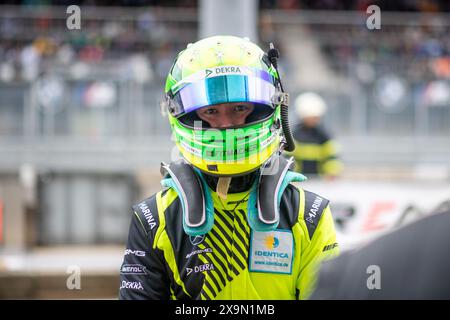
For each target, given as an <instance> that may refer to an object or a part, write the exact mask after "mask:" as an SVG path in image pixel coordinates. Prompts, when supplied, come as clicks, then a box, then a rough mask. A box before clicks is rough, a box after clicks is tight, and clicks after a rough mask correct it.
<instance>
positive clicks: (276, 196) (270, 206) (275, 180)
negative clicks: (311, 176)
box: [248, 154, 306, 231]
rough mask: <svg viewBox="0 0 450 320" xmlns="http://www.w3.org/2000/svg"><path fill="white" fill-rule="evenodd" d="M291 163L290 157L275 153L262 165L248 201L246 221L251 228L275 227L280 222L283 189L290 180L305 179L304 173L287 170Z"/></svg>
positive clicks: (265, 229)
mask: <svg viewBox="0 0 450 320" xmlns="http://www.w3.org/2000/svg"><path fill="white" fill-rule="evenodd" d="M292 163H293V159H292V157H291V158H289V159H286V158H284V157H282V156H281V155H279V154H275V155H274V156H272V157H271V158H270V159H269V160H268V161H267V162H266V163H265V164H264V165H263V166H262V169H261V171H260V176H259V179H257V181H255V184H254V185H253V187H252V191H251V193H250V197H249V201H248V221H249V224H250V227H251V228H252V229H253V230H256V231H270V230H274V229H276V228H277V226H278V223H279V222H280V200H281V196H282V194H283V192H284V190H285V189H286V187H287V186H288V184H289V183H291V182H294V181H300V182H301V181H305V180H306V177H305V176H304V175H302V174H300V173H296V172H293V171H290V170H289V169H290V168H291V166H292Z"/></svg>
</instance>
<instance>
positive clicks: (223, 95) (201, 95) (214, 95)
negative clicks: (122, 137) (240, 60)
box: [170, 70, 275, 117]
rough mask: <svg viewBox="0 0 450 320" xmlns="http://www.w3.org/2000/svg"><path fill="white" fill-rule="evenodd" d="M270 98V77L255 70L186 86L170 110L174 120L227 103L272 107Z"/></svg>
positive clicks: (207, 79)
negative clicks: (211, 106)
mask: <svg viewBox="0 0 450 320" xmlns="http://www.w3.org/2000/svg"><path fill="white" fill-rule="evenodd" d="M274 94H275V86H274V84H273V79H272V76H271V75H270V74H269V73H267V72H265V71H261V70H258V72H253V73H252V74H227V75H218V76H215V77H206V78H204V79H201V80H199V81H196V82H192V83H188V84H186V85H185V86H183V87H182V88H181V89H180V90H179V91H178V92H177V93H176V94H175V95H174V96H173V98H172V99H171V101H170V107H171V109H172V110H171V113H172V115H173V116H175V117H179V116H182V115H184V114H186V113H189V112H192V111H195V110H197V109H199V108H202V107H205V106H209V105H215V104H220V103H228V102H253V103H260V104H265V105H268V106H271V107H273V103H272V97H273V95H274Z"/></svg>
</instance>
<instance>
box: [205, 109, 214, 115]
mask: <svg viewBox="0 0 450 320" xmlns="http://www.w3.org/2000/svg"><path fill="white" fill-rule="evenodd" d="M203 113H204V114H207V115H211V114H216V113H217V110H216V109H214V108H211V109H206V110H204V111H203Z"/></svg>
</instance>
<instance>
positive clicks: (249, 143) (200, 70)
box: [165, 36, 282, 177]
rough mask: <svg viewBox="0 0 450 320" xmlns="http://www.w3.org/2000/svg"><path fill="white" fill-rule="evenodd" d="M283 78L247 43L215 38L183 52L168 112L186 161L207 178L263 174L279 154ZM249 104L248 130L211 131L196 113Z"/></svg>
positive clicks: (169, 90) (168, 94) (170, 81)
mask: <svg viewBox="0 0 450 320" xmlns="http://www.w3.org/2000/svg"><path fill="white" fill-rule="evenodd" d="M278 81H279V75H278V72H277V70H276V68H275V67H274V66H273V65H272V64H271V62H270V60H269V58H268V56H267V54H266V53H264V51H262V50H261V48H259V47H258V46H257V45H256V44H254V43H252V42H251V41H249V40H248V39H246V38H240V37H235V36H213V37H209V38H205V39H203V40H200V41H198V42H195V43H193V44H189V45H188V46H187V48H186V49H185V50H183V51H181V52H180V53H179V54H178V56H177V57H176V58H175V61H174V63H173V65H172V67H171V70H170V72H169V74H168V77H167V80H166V86H165V98H166V101H165V106H166V107H167V111H168V112H167V113H168V118H169V122H170V126H171V130H172V133H173V135H174V138H175V143H176V146H177V147H178V149H179V151H180V153H181V155H182V156H183V158H184V159H185V160H186V161H187V162H188V163H190V164H191V165H193V166H194V167H196V168H197V169H199V170H201V171H202V172H204V173H207V174H210V175H214V176H219V177H220V176H239V175H243V174H246V173H249V172H252V171H255V170H257V169H258V168H259V167H260V166H261V165H262V164H264V163H265V162H266V161H267V160H268V159H269V158H270V157H271V155H272V154H274V152H276V151H277V150H278V149H279V146H280V139H281V138H280V137H281V132H282V130H281V123H280V104H277V100H276V99H274V97H275V96H276V94H277V92H278V89H277V88H278V86H277V84H278ZM230 102H249V103H252V104H253V106H254V108H253V111H252V113H251V114H250V115H249V116H248V117H247V118H246V122H245V124H243V125H240V126H235V127H230V128H211V127H210V126H209V125H208V123H206V121H201V119H200V118H199V117H198V115H197V113H196V110H198V109H200V108H202V107H205V106H210V105H216V104H222V103H230Z"/></svg>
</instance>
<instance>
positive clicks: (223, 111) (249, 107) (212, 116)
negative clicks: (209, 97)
mask: <svg viewBox="0 0 450 320" xmlns="http://www.w3.org/2000/svg"><path fill="white" fill-rule="evenodd" d="M253 108H254V106H253V103H250V102H229V103H221V104H215V105H213V106H207V107H203V108H201V109H198V110H197V111H196V112H197V115H198V116H199V117H200V119H202V120H203V121H206V122H208V123H209V125H210V126H211V128H227V127H234V126H240V125H243V124H244V123H245V119H246V118H247V116H248V115H249V114H250V113H251V112H252V111H253Z"/></svg>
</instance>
